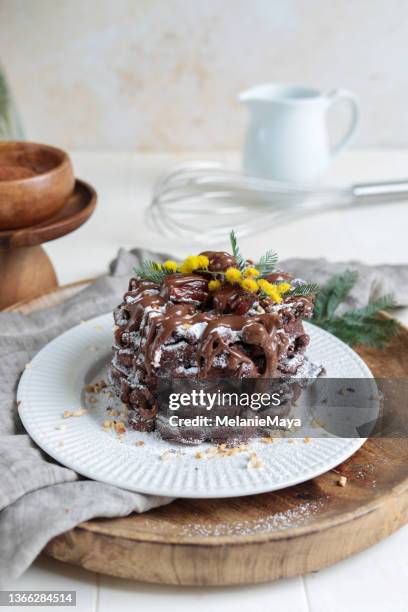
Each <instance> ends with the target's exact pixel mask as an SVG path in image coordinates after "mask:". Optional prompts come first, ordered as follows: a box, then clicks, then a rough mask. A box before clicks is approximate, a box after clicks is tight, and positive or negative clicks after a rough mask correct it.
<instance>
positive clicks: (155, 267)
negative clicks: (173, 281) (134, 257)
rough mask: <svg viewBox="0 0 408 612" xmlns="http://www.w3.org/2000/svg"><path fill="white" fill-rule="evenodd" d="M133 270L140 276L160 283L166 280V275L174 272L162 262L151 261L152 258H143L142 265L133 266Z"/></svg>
mask: <svg viewBox="0 0 408 612" xmlns="http://www.w3.org/2000/svg"><path fill="white" fill-rule="evenodd" d="M133 271H134V273H135V274H136V276H138V277H139V278H142V279H143V280H149V281H151V282H152V283H157V284H158V285H160V284H161V283H162V282H163V281H164V279H165V278H166V276H168V275H169V274H172V273H171V272H170V271H168V270H166V269H165V268H163V267H162V266H161V265H160V264H158V263H156V262H155V261H151V260H150V259H145V260H143V261H142V265H141V267H140V268H133Z"/></svg>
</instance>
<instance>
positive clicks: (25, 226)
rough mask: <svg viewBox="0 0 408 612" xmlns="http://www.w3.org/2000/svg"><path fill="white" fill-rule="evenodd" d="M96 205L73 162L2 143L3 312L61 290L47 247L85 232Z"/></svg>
mask: <svg viewBox="0 0 408 612" xmlns="http://www.w3.org/2000/svg"><path fill="white" fill-rule="evenodd" d="M95 205H96V193H95V191H94V189H93V188H92V187H91V186H90V185H88V184H87V183H84V182H83V181H80V180H78V179H75V177H74V173H73V169H72V164H71V161H70V159H69V156H68V155H67V153H65V152H64V151H62V150H60V149H57V148H55V147H50V146H48V145H42V144H35V143H31V142H0V278H1V281H2V283H1V284H2V287H1V291H0V310H1V309H4V308H6V307H7V306H10V304H13V303H15V302H18V301H20V300H24V299H28V298H32V297H36V296H39V295H43V294H44V293H46V292H47V291H50V290H51V289H52V288H54V287H56V286H57V284H58V283H57V277H56V274H55V270H54V268H53V265H52V263H51V261H50V259H49V257H48V255H47V254H46V253H45V251H44V249H43V248H42V247H41V244H43V243H44V242H48V241H50V240H55V239H56V238H59V237H61V236H64V235H65V234H68V233H70V232H72V231H74V230H75V229H77V228H78V227H80V226H81V225H82V224H83V223H85V221H86V220H87V219H89V217H90V216H91V214H92V213H93V211H94V209H95Z"/></svg>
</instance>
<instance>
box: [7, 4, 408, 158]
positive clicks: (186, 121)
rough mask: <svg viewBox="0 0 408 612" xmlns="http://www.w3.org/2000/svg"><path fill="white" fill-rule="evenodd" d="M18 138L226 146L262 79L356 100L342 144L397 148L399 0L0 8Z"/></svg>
mask: <svg viewBox="0 0 408 612" xmlns="http://www.w3.org/2000/svg"><path fill="white" fill-rule="evenodd" d="M0 59H1V61H2V62H3V64H4V66H5V68H6V71H7V74H8V78H9V81H10V83H11V86H12V89H13V91H14V94H15V97H16V99H17V102H18V105H19V107H20V110H21V113H22V117H23V122H24V124H25V127H26V131H27V135H28V137H29V138H31V139H34V140H42V141H48V142H51V143H58V144H60V145H62V146H65V147H68V148H78V149H133V150H150V151H155V150H172V149H174V150H181V149H210V148H220V149H226V148H235V147H239V146H240V145H241V143H242V138H243V132H244V127H245V122H246V120H247V116H246V111H245V109H243V108H241V107H240V105H239V104H238V102H237V101H236V94H237V93H238V92H239V91H240V90H242V89H244V88H246V87H247V86H250V85H253V84H256V83H258V82H264V81H282V82H296V83H304V84H309V85H314V86H317V87H321V88H323V89H329V88H333V87H347V88H349V89H351V90H353V91H354V92H355V93H356V94H357V95H358V96H359V98H360V101H361V108H362V121H361V124H360V129H359V132H358V136H357V138H356V141H355V143H356V144H358V145H363V146H372V145H377V146H402V145H407V144H408V110H407V109H408V72H407V66H408V2H406V0H354V1H352V0H206V1H205V2H204V1H203V2H200V1H199V0H0Z"/></svg>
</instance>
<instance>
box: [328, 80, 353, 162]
mask: <svg viewBox="0 0 408 612" xmlns="http://www.w3.org/2000/svg"><path fill="white" fill-rule="evenodd" d="M327 98H328V109H327V110H330V109H331V108H333V106H334V104H336V103H337V102H340V101H341V100H347V102H348V103H349V105H350V108H351V117H350V125H349V127H348V129H347V131H346V133H345V134H344V136H343V137H342V138H341V139H340V141H339V142H338V143H337V144H336V145H334V146H333V147H332V149H331V155H332V157H335V156H336V155H337V154H338V153H340V151H341V150H342V149H344V147H345V146H346V145H348V144H349V142H350V141H351V139H352V138H353V136H354V132H355V131H356V128H357V125H358V121H359V108H358V101H357V97H356V96H355V95H354V94H353V93H352V92H351V91H348V90H347V89H335V90H334V91H331V92H330V93H328V94H327Z"/></svg>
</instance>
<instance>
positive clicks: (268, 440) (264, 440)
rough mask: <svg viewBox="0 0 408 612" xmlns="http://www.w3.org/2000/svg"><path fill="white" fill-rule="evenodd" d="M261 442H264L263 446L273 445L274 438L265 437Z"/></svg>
mask: <svg viewBox="0 0 408 612" xmlns="http://www.w3.org/2000/svg"><path fill="white" fill-rule="evenodd" d="M261 442H263V444H272V442H273V438H272V436H265V437H264V438H261Z"/></svg>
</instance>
